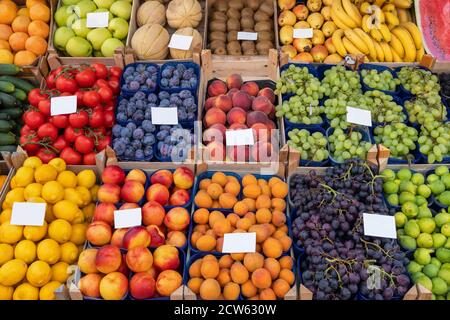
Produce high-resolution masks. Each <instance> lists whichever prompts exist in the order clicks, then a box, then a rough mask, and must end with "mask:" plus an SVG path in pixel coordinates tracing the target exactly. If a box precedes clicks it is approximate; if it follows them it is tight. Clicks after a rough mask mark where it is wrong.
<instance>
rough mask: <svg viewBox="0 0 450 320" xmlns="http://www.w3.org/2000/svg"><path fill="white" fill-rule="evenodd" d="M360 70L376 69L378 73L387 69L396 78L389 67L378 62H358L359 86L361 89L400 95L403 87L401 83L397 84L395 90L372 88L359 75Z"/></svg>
mask: <svg viewBox="0 0 450 320" xmlns="http://www.w3.org/2000/svg"><path fill="white" fill-rule="evenodd" d="M361 70H377V71H378V72H379V73H381V72H383V71H385V70H387V71H389V72H390V73H391V74H392V77H393V78H394V79H396V78H397V73H396V72H395V71H394V70H392V69H391V68H389V67H386V66H382V65H378V64H371V63H363V64H360V65H359V67H358V72H359V74H360V76H359V79H360V82H361V86H362V87H363V91H364V92H365V91H369V90H379V91H381V92H384V93H385V94H388V95H391V96H400V95H401V94H402V91H404V90H405V89H404V88H403V86H402V85H401V84H399V85H397V87H396V90H395V91H390V90H380V89H375V88H372V87H370V86H368V85H367V84H365V82H364V80H363V77H362V75H361Z"/></svg>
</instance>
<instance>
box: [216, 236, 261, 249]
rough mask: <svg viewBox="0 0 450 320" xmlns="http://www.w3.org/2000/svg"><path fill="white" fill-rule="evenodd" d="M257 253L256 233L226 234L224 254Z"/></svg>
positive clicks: (224, 237)
mask: <svg viewBox="0 0 450 320" xmlns="http://www.w3.org/2000/svg"><path fill="white" fill-rule="evenodd" d="M255 251H256V233H255V232H247V233H225V234H224V235H223V246H222V253H246V252H255Z"/></svg>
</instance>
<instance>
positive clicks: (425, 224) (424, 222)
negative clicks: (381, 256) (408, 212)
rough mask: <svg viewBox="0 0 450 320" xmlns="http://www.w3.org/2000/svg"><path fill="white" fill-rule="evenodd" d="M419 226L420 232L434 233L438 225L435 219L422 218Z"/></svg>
mask: <svg viewBox="0 0 450 320" xmlns="http://www.w3.org/2000/svg"><path fill="white" fill-rule="evenodd" d="M417 223H418V224H419V228H420V232H425V233H430V234H431V233H433V231H434V228H435V227H436V223H435V222H434V219H433V218H421V219H419V220H418V221H417Z"/></svg>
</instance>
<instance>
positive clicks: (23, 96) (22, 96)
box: [12, 88, 28, 101]
mask: <svg viewBox="0 0 450 320" xmlns="http://www.w3.org/2000/svg"><path fill="white" fill-rule="evenodd" d="M12 95H13V97H14V98H16V99H17V100H20V101H26V100H27V97H28V96H27V93H26V92H25V91H23V90H22V89H19V88H16V89H15V90H14V92H13V93H12Z"/></svg>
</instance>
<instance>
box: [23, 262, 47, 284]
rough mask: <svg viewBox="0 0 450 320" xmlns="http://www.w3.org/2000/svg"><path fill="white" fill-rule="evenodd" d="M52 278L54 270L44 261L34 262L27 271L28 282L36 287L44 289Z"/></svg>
mask: <svg viewBox="0 0 450 320" xmlns="http://www.w3.org/2000/svg"><path fill="white" fill-rule="evenodd" d="M51 278H52V268H51V267H50V266H49V265H48V263H47V262H44V261H39V260H38V261H35V262H33V263H32V264H31V265H30V266H29V267H28V270H27V280H28V282H29V283H30V284H31V285H32V286H35V287H38V288H40V287H42V286H44V285H45V284H47V283H48V282H49V281H50V279H51Z"/></svg>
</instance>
